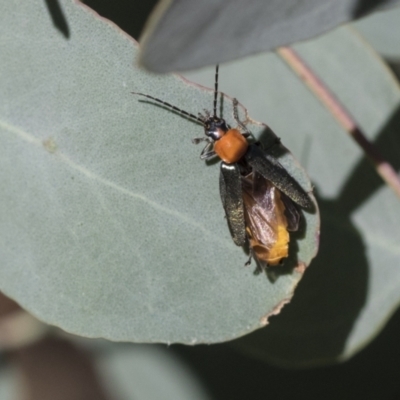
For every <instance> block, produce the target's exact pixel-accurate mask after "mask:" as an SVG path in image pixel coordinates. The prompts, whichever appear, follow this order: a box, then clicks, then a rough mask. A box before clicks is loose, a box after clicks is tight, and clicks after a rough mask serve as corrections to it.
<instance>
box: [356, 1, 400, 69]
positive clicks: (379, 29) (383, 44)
mask: <svg viewBox="0 0 400 400" xmlns="http://www.w3.org/2000/svg"><path fill="white" fill-rule="evenodd" d="M355 26H356V28H357V30H358V31H359V32H361V33H362V34H363V36H364V37H365V38H366V39H367V40H368V42H369V43H371V44H372V45H373V46H374V49H375V50H377V51H378V52H379V54H381V55H382V56H383V57H385V58H387V59H389V60H392V61H397V62H399V60H400V45H399V38H400V8H396V9H394V10H390V11H385V12H381V13H377V14H374V15H371V16H369V17H368V18H364V19H362V20H361V21H358V22H357V23H356V24H355Z"/></svg>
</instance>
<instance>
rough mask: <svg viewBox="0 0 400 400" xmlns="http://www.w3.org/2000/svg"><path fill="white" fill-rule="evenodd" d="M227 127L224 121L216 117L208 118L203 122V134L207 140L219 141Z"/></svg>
mask: <svg viewBox="0 0 400 400" xmlns="http://www.w3.org/2000/svg"><path fill="white" fill-rule="evenodd" d="M228 129H229V127H228V125H227V124H226V122H225V120H224V119H222V118H219V117H216V116H213V117H209V118H207V119H206V120H205V121H204V133H205V135H206V136H208V137H209V138H211V139H213V140H214V141H215V140H218V139H221V137H222V136H224V134H225V133H226V132H227V131H228Z"/></svg>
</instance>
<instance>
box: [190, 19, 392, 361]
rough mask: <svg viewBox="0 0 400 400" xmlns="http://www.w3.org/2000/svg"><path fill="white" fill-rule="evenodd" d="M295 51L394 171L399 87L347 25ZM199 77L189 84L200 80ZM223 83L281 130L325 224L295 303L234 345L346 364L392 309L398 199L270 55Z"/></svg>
mask: <svg viewBox="0 0 400 400" xmlns="http://www.w3.org/2000/svg"><path fill="white" fill-rule="evenodd" d="M295 49H296V50H297V51H298V52H299V54H300V55H301V56H302V57H303V58H304V60H305V61H306V62H307V64H308V65H309V66H310V67H311V68H312V69H313V70H315V71H316V73H317V74H318V75H319V76H320V77H321V79H322V80H323V81H324V82H325V83H326V84H327V85H328V87H329V88H330V89H331V90H332V91H333V93H334V94H335V96H336V97H337V98H338V99H339V100H340V101H341V102H342V104H344V106H345V107H346V108H347V109H348V110H349V111H350V113H351V114H352V115H353V116H354V118H355V120H356V121H357V122H358V123H359V125H360V127H361V128H362V129H363V131H364V132H365V133H366V135H367V136H368V138H369V139H370V140H371V141H372V142H373V143H374V144H375V145H376V146H377V148H378V149H379V150H380V151H381V152H382V154H383V155H384V157H385V158H386V159H387V160H388V161H389V162H390V163H392V165H394V167H395V168H396V169H397V170H398V169H399V168H400V162H399V160H400V158H399V149H400V140H399V130H400V109H399V105H400V91H399V86H398V83H397V81H396V80H395V78H394V77H393V75H392V74H391V73H390V72H389V70H388V69H387V67H386V65H384V64H383V63H382V61H381V59H380V58H379V57H378V56H377V55H376V53H375V52H374V51H373V50H372V49H371V48H370V47H369V46H368V44H367V43H366V42H365V40H364V39H363V38H362V37H361V36H360V35H359V34H358V32H356V31H355V30H354V29H351V28H347V27H345V28H340V29H339V30H337V31H335V32H332V33H330V34H328V35H325V36H323V37H320V38H318V39H317V40H313V41H310V42H309V43H304V44H300V45H298V46H296V47H295ZM209 73H211V69H210V70H209V72H208V74H209ZM206 74H207V70H204V71H203V72H202V73H201V74H200V73H197V74H196V73H191V74H189V75H188V77H189V78H191V79H196V80H198V81H199V82H202V81H204V79H205V76H206ZM261 75H262V78H260V76H261ZM221 85H222V87H223V89H224V90H227V91H228V92H229V93H232V95H233V96H235V97H238V98H239V99H240V100H241V101H242V102H243V103H244V104H246V105H247V106H248V108H249V109H251V111H252V116H254V118H257V119H262V120H264V121H267V122H268V123H269V124H270V125H271V126H272V127H273V128H274V129H275V131H276V132H279V133H280V136H281V138H282V140H283V141H284V143H285V144H286V145H287V146H288V147H289V148H290V149H291V151H292V152H293V154H294V155H295V156H296V157H297V158H298V159H299V160H300V162H301V164H302V165H303V166H304V167H305V168H306V169H307V171H308V173H309V174H310V176H311V179H312V182H313V183H314V184H315V190H316V193H317V194H318V201H319V205H320V209H321V221H322V223H321V228H322V229H321V245H320V250H319V253H318V255H317V257H316V259H315V260H314V261H313V262H312V264H311V266H310V268H309V269H308V270H307V273H306V274H305V276H304V279H303V280H302V281H301V282H300V284H299V287H298V288H297V289H296V292H295V295H294V297H293V300H292V302H291V303H290V304H289V305H288V306H287V307H285V308H284V309H283V310H282V312H281V314H280V315H278V316H277V317H274V318H272V319H271V321H270V325H269V326H268V327H267V328H266V329H262V330H259V331H257V332H254V333H253V334H251V335H248V336H246V337H244V338H242V339H239V340H238V341H236V342H234V343H235V344H236V345H237V346H238V348H240V349H241V350H242V351H245V352H246V353H247V354H249V353H251V354H253V355H254V356H256V357H258V358H262V359H263V360H267V361H268V362H274V363H276V364H279V365H284V366H292V367H293V366H298V367H301V366H310V365H318V364H323V363H328V362H332V361H333V360H343V359H346V358H348V357H350V356H351V355H353V354H354V353H355V352H356V351H358V350H359V349H361V348H362V347H363V346H365V345H366V344H367V343H369V342H370V341H371V340H372V339H373V338H374V337H375V336H376V335H377V334H378V333H379V332H380V330H381V329H382V327H383V326H384V325H385V323H386V321H387V320H388V319H389V318H390V316H391V315H392V313H393V312H394V310H396V309H397V307H398V305H399V301H400V270H399V259H400V247H399V243H400V229H399V226H400V204H399V199H398V198H397V197H396V196H395V194H394V193H393V192H392V191H391V189H389V188H388V187H386V186H385V185H384V183H383V182H382V181H381V179H380V178H378V176H377V174H376V172H375V170H374V168H373V167H372V165H371V164H370V163H369V161H368V160H366V158H365V157H364V156H363V153H362V152H361V151H360V149H359V147H358V146H357V145H356V144H355V143H354V142H353V141H352V140H351V139H350V138H349V136H348V134H347V133H346V132H344V131H343V130H342V129H341V128H340V126H339V125H338V124H337V123H336V121H335V120H334V119H333V118H332V116H331V115H330V113H329V112H328V111H327V110H325V109H324V107H323V106H322V104H321V103H320V102H319V100H318V99H316V98H315V97H314V95H313V94H311V92H310V91H309V90H308V89H307V88H306V87H305V86H304V85H303V84H302V83H301V82H299V81H298V79H297V78H296V77H295V76H294V74H293V72H292V71H291V70H290V69H289V68H287V66H286V65H284V64H283V62H282V61H281V60H280V59H278V58H277V57H276V56H275V55H272V54H269V55H259V56H256V57H252V58H249V59H246V60H242V61H240V62H235V63H233V64H231V65H229V66H226V67H224V66H223V67H222V68H221ZM277 110H279V111H277Z"/></svg>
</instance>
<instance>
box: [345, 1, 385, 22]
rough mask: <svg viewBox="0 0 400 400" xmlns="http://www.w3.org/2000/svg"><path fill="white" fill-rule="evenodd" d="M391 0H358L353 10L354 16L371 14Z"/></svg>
mask: <svg viewBox="0 0 400 400" xmlns="http://www.w3.org/2000/svg"><path fill="white" fill-rule="evenodd" d="M390 2H391V0H358V1H357V2H356V3H355V5H354V7H353V10H352V12H351V14H352V17H353V18H360V17H363V16H365V15H367V14H370V13H371V12H373V11H374V10H375V9H377V8H378V7H381V6H383V5H385V4H387V3H390Z"/></svg>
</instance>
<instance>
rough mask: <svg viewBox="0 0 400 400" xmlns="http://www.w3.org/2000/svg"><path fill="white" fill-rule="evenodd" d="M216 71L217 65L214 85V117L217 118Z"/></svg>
mask: <svg viewBox="0 0 400 400" xmlns="http://www.w3.org/2000/svg"><path fill="white" fill-rule="evenodd" d="M218 69H219V65H218V64H217V65H216V66H215V84H214V117H216V116H217V100H218Z"/></svg>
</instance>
